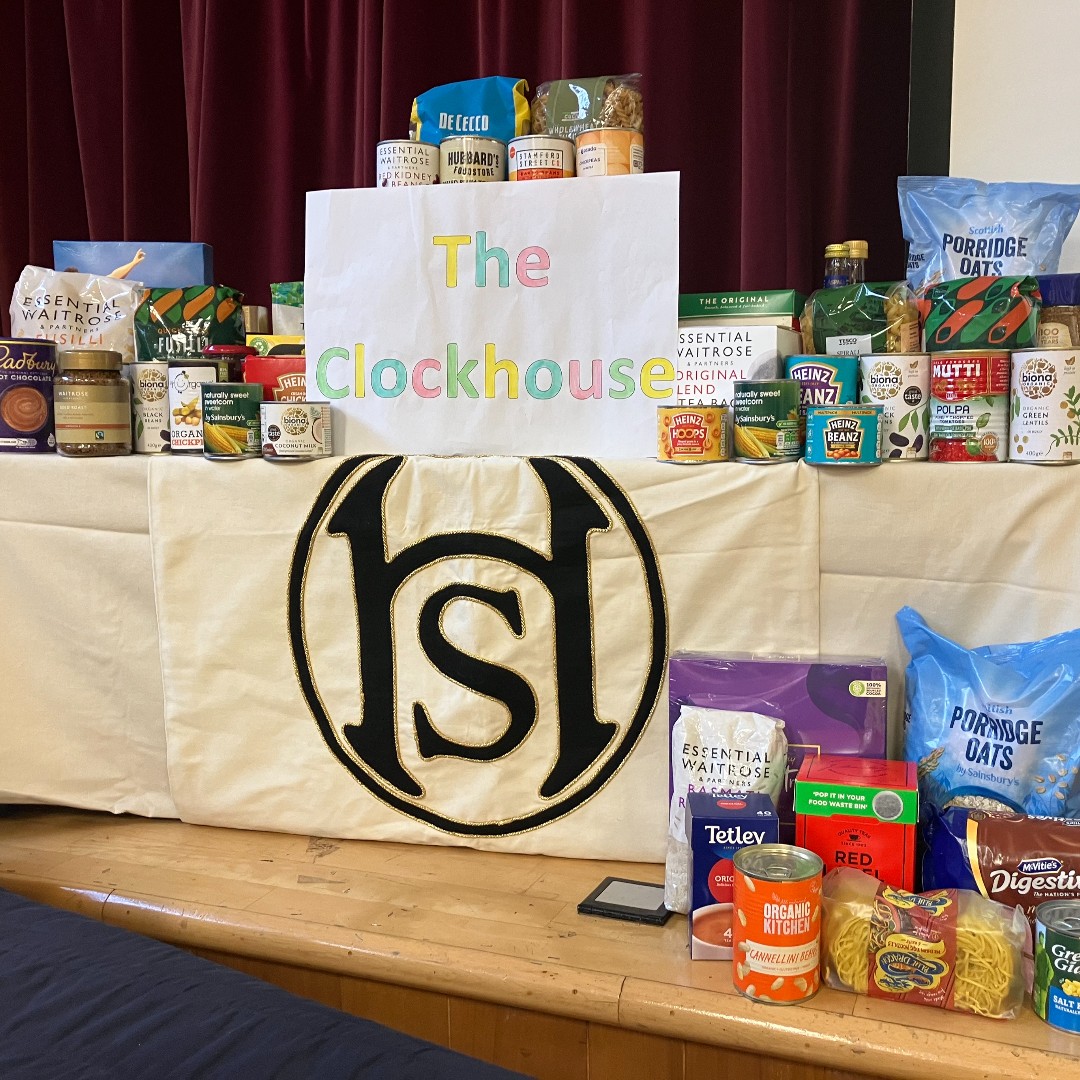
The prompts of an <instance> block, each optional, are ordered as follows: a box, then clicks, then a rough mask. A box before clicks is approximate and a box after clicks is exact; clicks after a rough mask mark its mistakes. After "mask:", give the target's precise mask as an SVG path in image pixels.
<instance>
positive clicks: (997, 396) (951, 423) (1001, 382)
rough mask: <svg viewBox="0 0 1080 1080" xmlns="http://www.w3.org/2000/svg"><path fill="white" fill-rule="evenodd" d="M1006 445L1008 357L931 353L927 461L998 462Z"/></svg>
mask: <svg viewBox="0 0 1080 1080" xmlns="http://www.w3.org/2000/svg"><path fill="white" fill-rule="evenodd" d="M1008 441H1009V354H1008V353H1007V352H1004V351H997V350H981V349H975V350H972V351H970V352H967V351H965V352H949V353H935V354H934V355H933V356H932V357H931V361H930V460H931V461H957V462H961V461H963V462H967V461H1004V460H1005V459H1006V456H1007V453H1008Z"/></svg>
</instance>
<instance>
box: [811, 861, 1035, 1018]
mask: <svg viewBox="0 0 1080 1080" xmlns="http://www.w3.org/2000/svg"><path fill="white" fill-rule="evenodd" d="M822 907H823V909H824V918H823V920H822V928H821V933H822V942H821V947H822V949H821V951H822V960H823V967H824V971H825V983H826V985H827V986H831V987H833V988H834V989H836V990H848V991H852V992H854V993H856V994H867V995H868V996H870V997H872V998H884V999H886V1000H889V1001H906V1002H910V1003H912V1004H915V1005H931V1006H934V1007H936V1008H939V1009H954V1010H956V1011H957V1012H968V1013H977V1014H978V1015H979V1016H990V1017H994V1018H996V1019H999V1020H1004V1019H1012V1018H1014V1017H1016V1016H1019V1015H1020V1010H1021V1008H1022V1007H1023V1004H1024V991H1025V989H1026V988H1027V983H1028V977H1027V975H1028V973H1027V971H1026V970H1025V962H1024V958H1025V954H1030V952H1031V928H1030V927H1029V926H1028V924H1027V920H1026V919H1025V918H1024V915H1023V913H1022V912H1021V911H1020V910H1019V909H1017V908H1010V907H1006V905H1004V904H998V903H995V902H994V901H993V900H987V899H986V898H985V897H983V896H980V895H979V894H978V893H976V892H971V891H969V890H966V889H937V890H935V891H933V892H924V893H910V892H905V891H904V890H902V889H894V888H892V887H891V886H889V885H886V884H884V882H881V881H878V879H877V878H875V877H871V876H870V875H869V874H864V873H863V872H862V871H861V870H853V869H850V868H847V867H842V868H839V869H836V870H833V871H831V872H830V873H829V874H827V875H826V876H825V881H824V884H823V887H822Z"/></svg>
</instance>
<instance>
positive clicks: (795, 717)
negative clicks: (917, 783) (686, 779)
mask: <svg viewBox="0 0 1080 1080" xmlns="http://www.w3.org/2000/svg"><path fill="white" fill-rule="evenodd" d="M886 676H887V667H886V664H885V661H884V660H879V659H872V658H862V657H814V658H808V657H798V658H791V657H784V658H782V659H780V658H778V659H772V658H769V657H757V656H751V655H749V654H739V653H729V654H727V655H712V654H705V653H676V654H675V655H673V656H672V657H671V659H670V661H669V664H668V706H669V723H670V725H674V723H675V721H676V720H677V719H678V717H679V712H680V709H681V707H682V706H683V705H697V706H701V707H703V708H708V709H717V710H729V711H731V712H738V713H756V714H759V715H761V716H766V717H772V718H773V719H776V720H780V721H782V722H783V724H784V734H785V735H786V737H787V744H788V759H787V767H786V769H785V775H784V782H783V786H782V789H781V793H780V798H779V799H778V801H777V810H778V812H779V815H780V839H781V841H783V842H784V843H793V842H794V840H795V810H794V806H793V789H794V783H795V777H796V775H797V774H798V772H799V767H800V766H801V765H802V763H803V759H804V758H806V757H810V756H812V755H814V754H842V755H849V756H852V757H862V758H884V757H885V753H886V739H885V736H886ZM682 765H683V767H684V768H685V769H686V770H687V771H688V772H689V773H690V775H691V778H692V779H691V788H690V790H691V791H705V792H713V791H719V790H721V788H722V786H726V787H729V788H730V787H731V786H732V785H731V784H730V783H728V784H726V785H721V784H719V783H718V782H717V778H716V763H715V760H713V759H712V758H709V757H702V758H701V760H700V761H697V762H695V761H694V760H693V759H692V758H688V756H687V755H686V754H683V755H682ZM668 775H669V784H670V775H671V773H670V770H669V774H668ZM671 793H672V791H671V788H670V787H669V795H670V794H671Z"/></svg>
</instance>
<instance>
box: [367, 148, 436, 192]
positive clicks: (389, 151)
mask: <svg viewBox="0 0 1080 1080" xmlns="http://www.w3.org/2000/svg"><path fill="white" fill-rule="evenodd" d="M438 179H439V148H438V147H437V146H436V145H435V144H434V143H426V142H414V141H413V140H412V139H384V140H383V141H382V142H381V143H378V144H377V145H376V147H375V184H376V186H377V187H420V186H422V185H424V184H434V183H435V182H436V181H437V180H438Z"/></svg>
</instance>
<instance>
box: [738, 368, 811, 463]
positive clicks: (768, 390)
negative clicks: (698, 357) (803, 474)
mask: <svg viewBox="0 0 1080 1080" xmlns="http://www.w3.org/2000/svg"><path fill="white" fill-rule="evenodd" d="M732 412H733V414H734V415H733V421H734V422H733V425H732V430H733V433H734V439H733V441H734V446H735V454H734V457H735V460H736V461H746V462H750V463H752V464H755V465H764V464H769V463H772V462H776V461H797V460H798V459H799V458H800V457H801V456H802V432H801V431H800V427H801V424H800V422H799V383H798V380H797V379H761V380H752V381H738V382H736V383H735V386H734V393H733V395H732Z"/></svg>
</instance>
